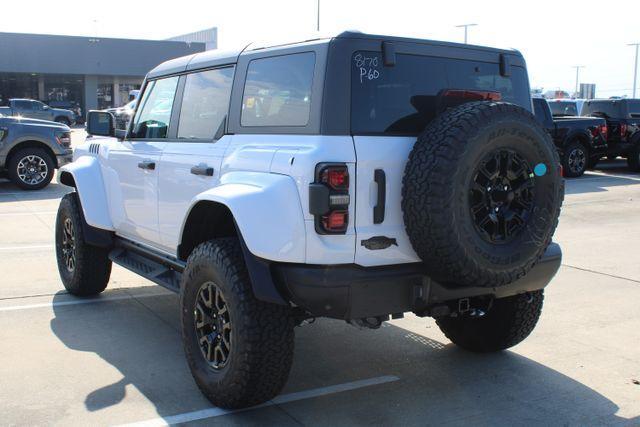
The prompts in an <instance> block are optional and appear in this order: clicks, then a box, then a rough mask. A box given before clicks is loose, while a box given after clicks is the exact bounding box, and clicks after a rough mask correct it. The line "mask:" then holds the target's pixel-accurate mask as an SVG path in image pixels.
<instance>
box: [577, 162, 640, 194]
mask: <svg viewBox="0 0 640 427" xmlns="http://www.w3.org/2000/svg"><path fill="white" fill-rule="evenodd" d="M619 162H620V161H619V160H615V161H609V160H607V161H606V163H607V165H604V166H603V168H602V169H600V167H598V168H597V169H596V170H597V171H598V172H604V173H606V175H602V174H595V173H590V172H587V173H585V174H584V175H582V176H581V177H578V178H566V179H565V194H583V193H598V192H605V191H609V190H608V188H609V187H617V186H622V185H640V174H637V176H636V175H635V174H634V173H633V172H629V170H628V169H627V167H626V166H624V167H622V166H619V165H618V164H617V163H619Z"/></svg>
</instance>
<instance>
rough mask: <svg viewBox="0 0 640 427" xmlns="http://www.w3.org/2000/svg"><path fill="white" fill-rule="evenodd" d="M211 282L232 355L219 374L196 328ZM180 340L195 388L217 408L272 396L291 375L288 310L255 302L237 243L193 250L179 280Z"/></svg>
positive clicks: (245, 404)
mask: <svg viewBox="0 0 640 427" xmlns="http://www.w3.org/2000/svg"><path fill="white" fill-rule="evenodd" d="M207 281H212V282H214V283H215V284H216V286H218V287H219V289H220V290H221V291H222V294H223V296H224V299H225V301H226V305H227V307H228V310H229V315H230V319H231V320H230V321H231V328H232V329H231V331H232V332H231V333H232V334H233V335H232V339H231V351H230V354H229V360H228V361H227V363H226V364H225V365H224V366H223V367H222V368H219V369H215V368H213V367H211V366H210V365H209V363H208V362H207V360H206V359H205V357H204V356H203V354H202V352H201V350H200V348H199V346H198V339H197V333H196V328H195V314H194V310H195V301H196V298H197V293H198V290H199V289H200V286H201V285H202V284H203V283H205V282H207ZM180 306H181V312H182V314H181V320H182V340H183V345H184V350H185V353H186V357H187V361H188V363H189V367H190V369H191V373H192V375H193V377H194V379H195V381H196V384H197V385H198V387H199V388H200V390H201V391H202V393H203V394H204V395H205V396H206V397H207V398H208V399H209V400H210V401H211V402H212V403H213V404H214V405H216V406H218V407H222V408H229V409H236V408H245V407H249V406H254V405H257V404H260V403H263V402H266V401H267V400H269V399H272V398H273V397H275V396H276V395H277V394H278V393H279V392H280V391H281V390H282V388H283V387H284V385H285V383H286V382H287V378H288V376H289V371H290V370H291V364H292V362H293V348H294V332H293V328H294V319H293V317H292V316H291V312H290V308H289V307H287V306H284V305H276V304H270V303H266V302H263V301H259V300H257V299H256V298H255V296H254V294H253V291H252V287H251V282H250V279H249V275H248V273H247V269H246V266H245V262H244V257H243V255H242V251H241V248H240V244H239V242H238V240H237V239H235V238H225V239H215V240H211V241H208V242H205V243H202V244H200V245H199V246H197V247H196V248H195V249H194V250H193V252H192V253H191V255H190V256H189V259H188V260H187V267H186V269H185V271H184V273H183V276H182V283H181V293H180Z"/></svg>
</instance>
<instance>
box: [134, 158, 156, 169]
mask: <svg viewBox="0 0 640 427" xmlns="http://www.w3.org/2000/svg"><path fill="white" fill-rule="evenodd" d="M138 167H139V168H140V169H146V170H150V171H152V170H154V169H155V168H156V162H153V161H151V160H143V161H141V162H140V163H138Z"/></svg>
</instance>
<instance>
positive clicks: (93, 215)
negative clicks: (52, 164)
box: [58, 156, 114, 231]
mask: <svg viewBox="0 0 640 427" xmlns="http://www.w3.org/2000/svg"><path fill="white" fill-rule="evenodd" d="M58 182H60V183H61V184H63V185H66V186H68V187H73V188H75V189H76V193H77V194H78V198H79V199H80V205H81V206H82V213H83V216H84V219H85V220H86V222H87V224H88V225H90V226H92V227H95V228H98V229H102V230H106V231H114V226H113V224H112V222H111V215H110V210H109V204H108V199H107V195H106V194H105V186H104V181H103V178H102V171H101V170H100V164H99V162H98V159H97V158H95V157H91V156H81V157H79V158H77V159H76V160H75V161H73V162H72V163H69V164H66V165H64V166H63V167H61V168H60V170H59V172H58Z"/></svg>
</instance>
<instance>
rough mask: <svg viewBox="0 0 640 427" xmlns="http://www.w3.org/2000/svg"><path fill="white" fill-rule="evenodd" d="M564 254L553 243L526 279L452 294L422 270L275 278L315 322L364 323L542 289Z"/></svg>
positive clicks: (292, 273) (278, 271)
mask: <svg viewBox="0 0 640 427" xmlns="http://www.w3.org/2000/svg"><path fill="white" fill-rule="evenodd" d="M561 262H562V251H561V250H560V246H559V245H557V244H555V243H552V244H551V245H550V246H549V247H548V248H547V251H546V252H545V254H544V255H543V257H542V259H541V260H540V261H539V262H538V263H537V264H536V266H535V267H534V268H533V269H532V270H531V271H530V272H529V274H527V275H526V276H525V277H523V278H521V279H519V280H517V281H515V282H513V283H511V284H509V285H506V286H501V287H498V288H481V287H463V288H452V287H448V286H445V285H443V284H440V283H437V282H434V281H433V280H431V279H430V278H429V277H428V276H427V275H426V274H425V272H424V271H423V267H422V264H403V265H394V266H391V267H373V268H365V267H360V266H357V265H353V264H350V265H340V266H327V265H313V266H312V265H301V264H274V265H272V272H273V278H274V281H275V282H276V285H277V286H278V288H279V289H280V291H281V292H283V293H286V294H287V297H288V299H289V300H291V301H292V302H293V303H295V304H296V305H298V306H300V307H303V308H304V309H306V310H307V311H308V312H310V313H311V314H313V315H314V316H319V317H320V316H322V317H331V318H336V319H346V320H350V319H360V318H365V317H375V316H384V315H389V314H395V313H405V312H410V311H413V312H416V313H425V312H428V310H429V309H430V307H433V306H434V305H437V304H442V303H444V302H454V301H456V300H460V299H462V298H472V297H478V296H493V297H495V298H503V297H508V296H512V295H517V294H521V293H525V292H531V291H537V290H540V289H543V288H544V287H545V286H547V285H548V284H549V282H550V281H551V279H552V278H553V276H554V275H555V274H556V272H557V271H558V269H559V268H560V263H561Z"/></svg>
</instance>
